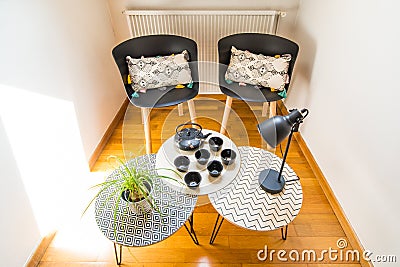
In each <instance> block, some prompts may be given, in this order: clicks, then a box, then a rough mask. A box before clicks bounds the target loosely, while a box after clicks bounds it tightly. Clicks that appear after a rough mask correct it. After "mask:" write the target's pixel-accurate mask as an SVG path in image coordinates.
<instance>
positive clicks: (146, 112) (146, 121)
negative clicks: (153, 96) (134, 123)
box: [141, 108, 151, 154]
mask: <svg viewBox="0 0 400 267" xmlns="http://www.w3.org/2000/svg"><path fill="white" fill-rule="evenodd" d="M141 111H142V121H143V127H144V136H145V139H146V153H147V154H151V134H150V108H141Z"/></svg>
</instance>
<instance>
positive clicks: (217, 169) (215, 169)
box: [207, 160, 224, 177]
mask: <svg viewBox="0 0 400 267" xmlns="http://www.w3.org/2000/svg"><path fill="white" fill-rule="evenodd" d="M223 169H224V166H222V163H221V162H219V161H218V160H213V161H211V162H210V163H208V165H207V170H208V173H209V174H210V175H211V176H212V177H218V176H220V175H221V172H222V170H223Z"/></svg>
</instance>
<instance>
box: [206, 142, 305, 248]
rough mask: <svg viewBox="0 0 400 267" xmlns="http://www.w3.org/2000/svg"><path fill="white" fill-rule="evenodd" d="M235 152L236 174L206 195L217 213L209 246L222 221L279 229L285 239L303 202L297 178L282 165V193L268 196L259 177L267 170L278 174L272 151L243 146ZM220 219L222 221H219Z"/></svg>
mask: <svg viewBox="0 0 400 267" xmlns="http://www.w3.org/2000/svg"><path fill="white" fill-rule="evenodd" d="M238 150H239V152H240V155H241V159H242V162H241V166H240V170H239V174H238V175H237V176H236V178H235V180H234V181H232V183H230V184H229V185H228V186H227V187H225V188H223V189H221V190H219V191H217V192H215V193H212V194H209V195H208V197H209V198H210V201H211V203H212V205H213V206H214V208H215V209H216V210H217V212H218V213H219V214H218V217H217V220H216V222H215V225H214V230H213V233H212V235H211V238H210V244H212V243H214V240H215V238H216V236H217V234H218V231H219V229H220V227H221V225H222V222H223V221H224V219H227V220H228V221H229V222H231V223H233V224H235V225H238V226H240V227H243V228H246V229H250V230H256V231H270V230H275V229H279V228H280V229H281V233H282V238H283V239H284V240H285V239H286V237H287V227H288V224H289V223H290V222H291V221H293V220H294V218H295V217H296V216H297V214H298V213H299V211H300V208H301V205H302V203H303V192H302V189H301V184H300V181H299V178H298V177H297V175H296V173H295V172H294V171H293V170H292V169H291V168H290V167H289V166H288V165H287V164H285V168H284V170H283V173H282V175H283V178H284V179H285V180H286V184H285V187H284V189H283V191H282V192H281V193H279V194H274V195H273V194H270V193H267V192H265V191H264V190H263V189H262V188H261V187H260V185H259V183H258V175H259V174H260V172H261V171H262V170H264V169H267V168H271V169H274V170H277V171H279V168H280V166H281V164H282V160H281V159H280V158H279V157H277V156H276V155H274V154H273V153H271V152H268V151H265V150H263V149H259V148H255V147H248V146H243V147H239V149H238ZM221 216H222V220H221V221H219V219H220V217H221ZM218 223H219V226H218V227H217V225H218ZM284 228H285V231H284Z"/></svg>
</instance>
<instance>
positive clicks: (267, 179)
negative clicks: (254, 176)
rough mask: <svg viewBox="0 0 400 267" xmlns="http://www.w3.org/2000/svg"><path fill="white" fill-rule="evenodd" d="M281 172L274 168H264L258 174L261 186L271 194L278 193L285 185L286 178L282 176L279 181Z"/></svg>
mask: <svg viewBox="0 0 400 267" xmlns="http://www.w3.org/2000/svg"><path fill="white" fill-rule="evenodd" d="M278 177H279V172H277V171H275V170H272V169H265V170H263V171H262V172H261V173H260V175H259V176H258V182H259V183H260V186H261V188H262V189H263V190H264V191H266V192H268V193H271V194H278V193H280V192H281V191H282V190H283V187H284V186H285V179H284V178H283V176H281V181H280V182H279V181H278Z"/></svg>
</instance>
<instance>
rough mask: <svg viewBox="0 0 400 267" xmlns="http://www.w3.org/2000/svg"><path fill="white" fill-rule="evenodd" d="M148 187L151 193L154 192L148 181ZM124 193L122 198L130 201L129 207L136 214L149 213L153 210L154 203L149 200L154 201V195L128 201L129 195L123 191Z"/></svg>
mask: <svg viewBox="0 0 400 267" xmlns="http://www.w3.org/2000/svg"><path fill="white" fill-rule="evenodd" d="M146 187H147V189H148V191H149V192H150V193H149V195H151V193H152V187H151V185H150V184H148V183H146ZM122 194H123V195H122V196H121V198H122V199H123V200H125V201H126V202H127V203H128V206H129V208H130V209H131V211H132V212H133V213H135V214H142V213H147V212H149V211H151V210H152V205H151V204H150V203H149V201H152V197H151V196H150V197H149V198H147V199H144V198H143V199H141V200H139V201H128V200H127V196H126V195H124V194H125V192H124V193H122Z"/></svg>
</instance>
